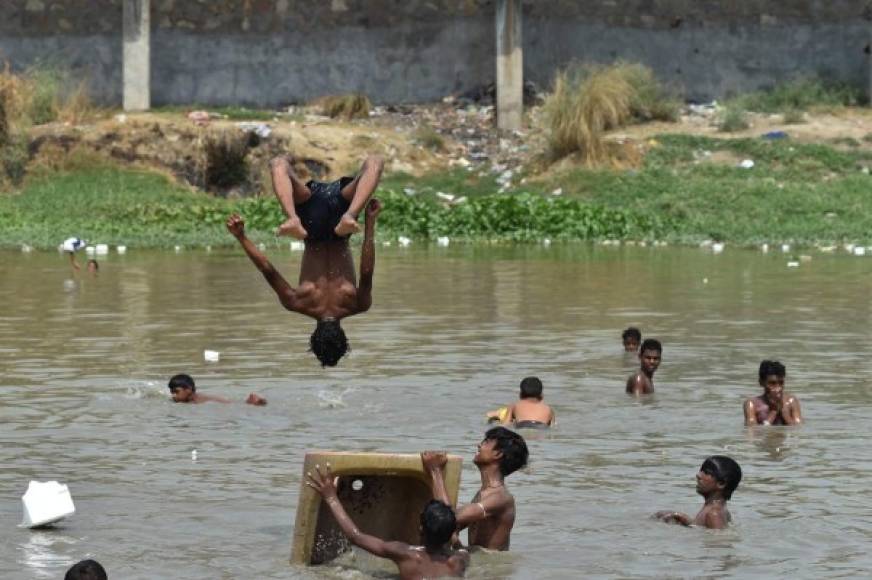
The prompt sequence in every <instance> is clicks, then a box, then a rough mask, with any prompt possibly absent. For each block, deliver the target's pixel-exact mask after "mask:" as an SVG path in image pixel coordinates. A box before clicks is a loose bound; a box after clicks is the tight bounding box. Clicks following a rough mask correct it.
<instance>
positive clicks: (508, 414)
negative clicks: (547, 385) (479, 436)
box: [487, 377, 554, 429]
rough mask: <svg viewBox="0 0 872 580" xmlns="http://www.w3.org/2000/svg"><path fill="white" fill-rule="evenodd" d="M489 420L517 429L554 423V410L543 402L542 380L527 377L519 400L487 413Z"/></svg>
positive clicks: (544, 427) (536, 427)
mask: <svg viewBox="0 0 872 580" xmlns="http://www.w3.org/2000/svg"><path fill="white" fill-rule="evenodd" d="M487 417H488V421H499V422H501V423H502V424H503V425H514V426H515V429H547V428H548V427H550V426H551V425H552V424H553V423H554V411H553V410H552V409H551V407H550V406H549V405H547V404H546V403H543V402H542V381H540V380H539V378H538V377H527V378H525V379H524V380H522V381H521V395H520V399H519V400H518V402H516V403H515V404H514V405H509V406H508V407H503V408H502V409H499V410H497V411H491V412H490V413H488V414H487Z"/></svg>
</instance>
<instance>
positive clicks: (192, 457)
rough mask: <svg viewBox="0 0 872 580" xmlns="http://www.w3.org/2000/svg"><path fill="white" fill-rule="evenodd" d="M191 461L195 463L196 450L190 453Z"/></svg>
mask: <svg viewBox="0 0 872 580" xmlns="http://www.w3.org/2000/svg"><path fill="white" fill-rule="evenodd" d="M191 461H193V462H195V463H196V461H197V450H196V449H194V450H192V451H191Z"/></svg>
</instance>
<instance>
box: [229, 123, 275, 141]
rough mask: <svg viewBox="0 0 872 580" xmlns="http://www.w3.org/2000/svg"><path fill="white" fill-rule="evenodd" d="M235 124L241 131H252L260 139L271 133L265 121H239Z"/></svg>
mask: <svg viewBox="0 0 872 580" xmlns="http://www.w3.org/2000/svg"><path fill="white" fill-rule="evenodd" d="M236 126H237V127H239V128H240V129H242V130H243V131H246V132H249V133H254V134H255V135H257V136H258V137H260V138H261V139H266V138H267V137H269V136H270V134H272V128H271V127H270V126H269V125H267V124H266V123H256V122H254V121H240V122H239V123H236Z"/></svg>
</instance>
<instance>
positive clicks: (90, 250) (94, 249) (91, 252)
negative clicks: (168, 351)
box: [85, 246, 97, 256]
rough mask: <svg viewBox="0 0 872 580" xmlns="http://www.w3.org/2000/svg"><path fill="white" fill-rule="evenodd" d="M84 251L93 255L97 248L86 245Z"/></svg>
mask: <svg viewBox="0 0 872 580" xmlns="http://www.w3.org/2000/svg"><path fill="white" fill-rule="evenodd" d="M85 253H86V254H88V255H89V256H93V255H94V254H96V253H97V248H95V247H94V246H87V247H86V248H85Z"/></svg>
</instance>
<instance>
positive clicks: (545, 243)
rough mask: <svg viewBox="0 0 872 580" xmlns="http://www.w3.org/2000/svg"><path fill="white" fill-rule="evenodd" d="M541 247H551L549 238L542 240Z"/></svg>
mask: <svg viewBox="0 0 872 580" xmlns="http://www.w3.org/2000/svg"><path fill="white" fill-rule="evenodd" d="M542 245H543V246H546V247H547V246H550V245H551V240H550V239H549V238H545V239H544V240H542Z"/></svg>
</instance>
